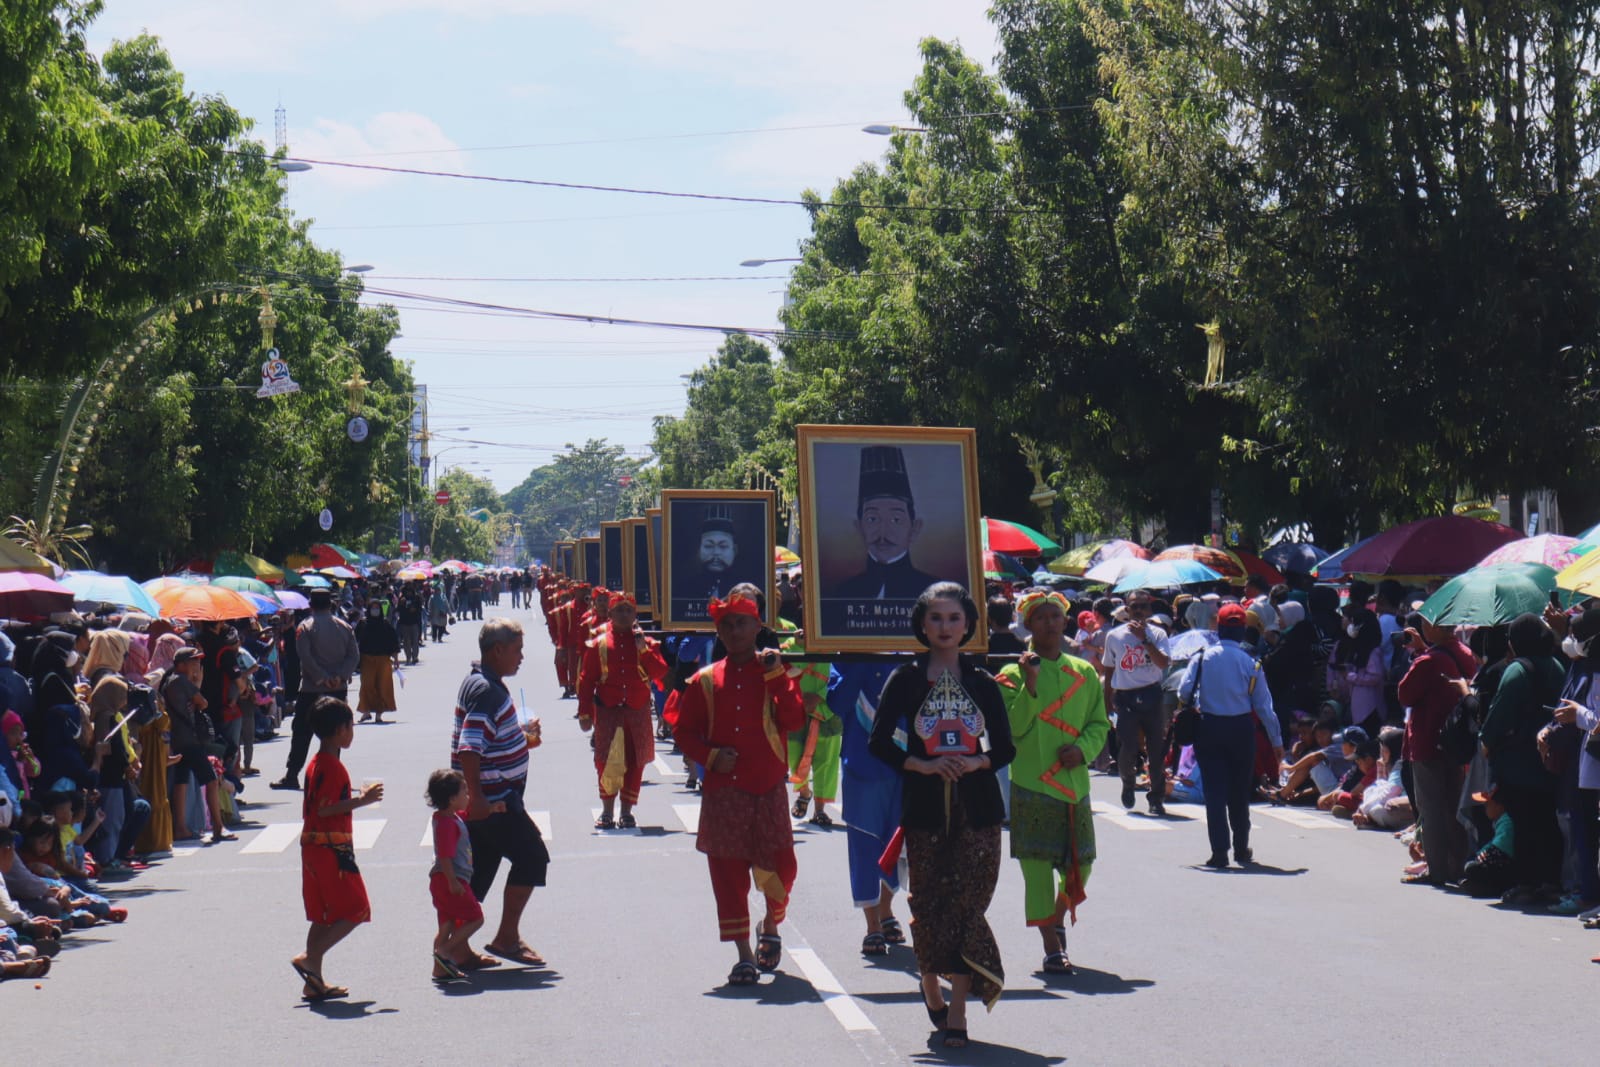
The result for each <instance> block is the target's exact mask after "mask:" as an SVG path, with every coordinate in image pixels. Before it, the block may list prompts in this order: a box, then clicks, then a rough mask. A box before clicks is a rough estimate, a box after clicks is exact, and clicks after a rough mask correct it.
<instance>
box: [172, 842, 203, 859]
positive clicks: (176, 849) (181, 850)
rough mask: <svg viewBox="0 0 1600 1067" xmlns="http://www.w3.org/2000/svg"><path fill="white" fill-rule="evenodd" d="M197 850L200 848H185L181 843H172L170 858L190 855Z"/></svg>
mask: <svg viewBox="0 0 1600 1067" xmlns="http://www.w3.org/2000/svg"><path fill="white" fill-rule="evenodd" d="M199 851H200V850H199V849H197V848H185V847H183V846H181V845H174V846H173V847H172V858H173V859H175V860H176V859H182V858H183V857H185V856H192V855H194V854H195V853H196V852H199Z"/></svg>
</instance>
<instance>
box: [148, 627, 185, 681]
mask: <svg viewBox="0 0 1600 1067" xmlns="http://www.w3.org/2000/svg"><path fill="white" fill-rule="evenodd" d="M182 647H183V638H181V637H179V636H178V635H177V634H162V635H161V636H160V637H158V638H156V647H155V649H154V651H152V652H151V653H150V669H149V671H147V672H146V673H152V672H155V671H163V672H164V671H170V670H171V669H172V668H173V665H174V664H173V659H174V658H175V657H176V656H177V655H178V649H180V648H182Z"/></svg>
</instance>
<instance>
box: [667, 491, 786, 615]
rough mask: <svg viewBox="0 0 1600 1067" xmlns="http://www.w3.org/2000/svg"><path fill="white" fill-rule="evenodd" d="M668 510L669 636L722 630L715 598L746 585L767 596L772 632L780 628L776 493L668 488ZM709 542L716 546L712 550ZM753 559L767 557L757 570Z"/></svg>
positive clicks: (760, 561) (761, 560)
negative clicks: (712, 607) (712, 606)
mask: <svg viewBox="0 0 1600 1067" xmlns="http://www.w3.org/2000/svg"><path fill="white" fill-rule="evenodd" d="M660 510H661V538H660V572H661V588H660V595H659V597H658V599H657V600H656V616H655V617H656V620H657V624H658V625H659V626H660V627H661V629H663V630H698V631H710V630H712V629H714V628H715V627H714V626H713V624H712V622H711V617H710V616H709V615H708V614H706V604H707V603H708V602H709V600H710V598H711V596H719V597H726V596H727V595H728V590H729V589H730V588H732V587H733V586H734V585H737V584H739V583H740V582H746V581H748V582H752V583H754V584H755V585H756V586H758V587H759V588H760V589H761V591H762V592H763V593H764V594H765V595H766V598H767V615H768V619H767V625H769V626H776V625H777V622H778V598H777V596H775V595H774V592H775V590H776V588H777V568H776V567H775V566H774V564H773V553H774V551H775V549H776V544H777V542H776V540H775V539H776V536H777V499H776V496H775V494H773V493H772V492H771V491H770V490H765V489H663V490H662V491H661V509H660ZM708 527H715V529H709V528H708ZM707 538H711V539H712V541H713V544H712V546H711V548H710V549H709V550H708V549H707ZM752 552H756V553H759V554H760V559H759V560H757V561H756V562H754V563H751V562H750V554H751V553H752ZM691 561H693V563H692V565H691ZM717 567H720V568H721V569H720V570H717V569H714V568H717Z"/></svg>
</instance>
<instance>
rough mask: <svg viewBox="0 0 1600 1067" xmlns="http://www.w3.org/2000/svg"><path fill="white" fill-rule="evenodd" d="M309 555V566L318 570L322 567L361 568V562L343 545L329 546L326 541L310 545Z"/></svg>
mask: <svg viewBox="0 0 1600 1067" xmlns="http://www.w3.org/2000/svg"><path fill="white" fill-rule="evenodd" d="M309 555H310V556H311V565H312V566H313V567H315V568H317V569H318V570H321V569H322V568H324V567H359V566H361V560H360V559H359V558H358V557H357V556H356V554H355V553H354V552H352V551H350V550H349V549H348V548H345V547H344V546H343V545H335V544H329V543H328V542H326V541H322V542H318V543H317V544H314V545H312V546H311V551H310V553H309Z"/></svg>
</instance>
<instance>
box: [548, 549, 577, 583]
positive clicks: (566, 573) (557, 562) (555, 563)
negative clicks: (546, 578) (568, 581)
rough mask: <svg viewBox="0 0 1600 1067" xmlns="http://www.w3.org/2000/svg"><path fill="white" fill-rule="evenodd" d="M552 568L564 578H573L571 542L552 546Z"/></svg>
mask: <svg viewBox="0 0 1600 1067" xmlns="http://www.w3.org/2000/svg"><path fill="white" fill-rule="evenodd" d="M550 567H551V569H552V570H554V571H555V572H556V573H557V574H558V575H560V576H561V577H563V578H570V577H572V542H571V541H557V542H556V543H555V544H553V545H551V546H550Z"/></svg>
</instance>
